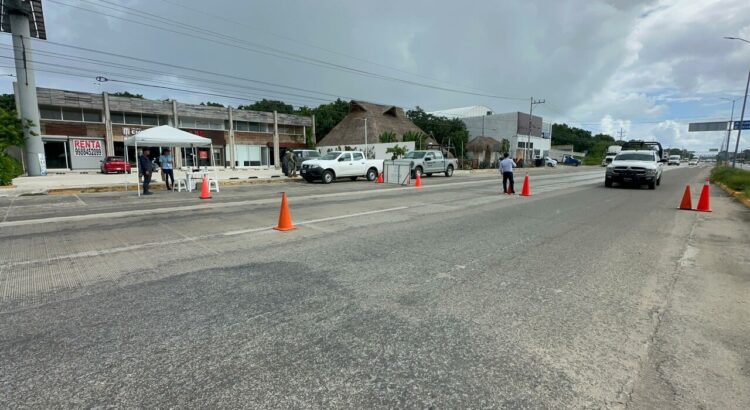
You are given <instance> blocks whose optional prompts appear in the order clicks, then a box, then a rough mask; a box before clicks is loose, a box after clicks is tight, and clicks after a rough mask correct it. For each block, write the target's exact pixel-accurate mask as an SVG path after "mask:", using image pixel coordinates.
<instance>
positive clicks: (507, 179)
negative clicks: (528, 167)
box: [498, 152, 516, 195]
mask: <svg viewBox="0 0 750 410" xmlns="http://www.w3.org/2000/svg"><path fill="white" fill-rule="evenodd" d="M509 157H510V155H509V154H508V153H507V152H506V153H505V154H503V160H502V161H500V164H499V167H498V168H500V172H501V173H502V174H503V193H504V194H508V195H513V194H515V193H516V191H515V189H513V168H515V167H516V163H515V161H513V160H512V159H510V158H509ZM508 183H510V186H508Z"/></svg>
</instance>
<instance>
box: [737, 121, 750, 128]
mask: <svg viewBox="0 0 750 410" xmlns="http://www.w3.org/2000/svg"><path fill="white" fill-rule="evenodd" d="M734 129H735V130H738V129H740V122H739V121H735V122H734ZM742 129H743V130H750V121H743V122H742Z"/></svg>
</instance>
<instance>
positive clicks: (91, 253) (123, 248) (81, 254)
mask: <svg viewBox="0 0 750 410" xmlns="http://www.w3.org/2000/svg"><path fill="white" fill-rule="evenodd" d="M407 208H410V207H408V206H399V207H396V208H388V209H379V210H376V211H366V212H356V213H353V214H347V215H339V216H332V217H329V218H320V219H311V220H309V221H302V222H298V223H296V225H310V224H315V223H319V222H326V221H333V220H337V219H346V218H355V217H358V216H364V215H373V214H378V213H383V212H391V211H399V210H403V209H407ZM273 228H274V227H273V226H265V227H262V228H253V229H245V230H241V231H231V232H224V233H216V234H210V235H199V236H186V235H182V237H181V238H179V239H171V240H164V241H158V242H149V243H139V244H135V245H127V246H119V247H116V248H109V249H100V250H91V251H84V252H78V253H73V254H68V255H61V256H55V257H53V258H45V259H34V260H28V261H20V262H11V263H3V264H0V269H2V268H3V267H6V266H7V267H12V266H21V265H30V264H34V263H41V262H55V261H60V260H66V259H76V258H86V257H92V256H101V255H108V254H112V253H118V252H127V251H134V250H138V249H143V248H151V247H154V246H157V245H173V244H180V243H185V241H191V242H197V241H204V240H208V239H215V238H219V237H223V236H237V235H244V234H248V233H256V232H262V231H270V230H272V229H273ZM212 251H213V250H212ZM213 252H215V251H213ZM0 272H1V270H0Z"/></svg>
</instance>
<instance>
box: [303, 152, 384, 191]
mask: <svg viewBox="0 0 750 410" xmlns="http://www.w3.org/2000/svg"><path fill="white" fill-rule="evenodd" d="M381 172H383V160H377V159H366V158H365V154H364V153H363V152H361V151H331V152H328V153H326V154H325V155H323V156H321V157H320V158H318V159H309V160H307V161H305V162H303V163H302V168H301V169H300V175H301V176H302V178H304V179H305V181H307V182H313V181H316V180H320V181H322V182H323V183H324V184H330V183H331V182H333V181H335V180H336V179H338V178H350V179H351V180H352V181H356V180H357V178H359V177H365V178H367V180H368V181H374V180H375V179H376V178H377V177H378V174H380V173H381Z"/></svg>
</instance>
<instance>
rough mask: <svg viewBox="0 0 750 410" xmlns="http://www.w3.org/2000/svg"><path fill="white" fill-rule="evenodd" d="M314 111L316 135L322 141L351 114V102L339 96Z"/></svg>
mask: <svg viewBox="0 0 750 410" xmlns="http://www.w3.org/2000/svg"><path fill="white" fill-rule="evenodd" d="M312 113H313V114H315V134H316V135H315V136H316V138H317V141H320V140H321V139H322V138H323V137H325V136H326V135H328V133H329V132H330V131H331V130H332V129H333V127H335V126H336V125H337V124H338V123H340V122H341V120H343V119H344V117H346V116H347V115H349V103H348V102H346V101H343V100H342V99H340V98H339V99H337V100H336V101H333V102H330V103H328V104H321V105H319V106H318V108H315V109H313V110H312ZM317 141H316V142H317Z"/></svg>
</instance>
